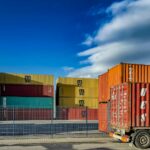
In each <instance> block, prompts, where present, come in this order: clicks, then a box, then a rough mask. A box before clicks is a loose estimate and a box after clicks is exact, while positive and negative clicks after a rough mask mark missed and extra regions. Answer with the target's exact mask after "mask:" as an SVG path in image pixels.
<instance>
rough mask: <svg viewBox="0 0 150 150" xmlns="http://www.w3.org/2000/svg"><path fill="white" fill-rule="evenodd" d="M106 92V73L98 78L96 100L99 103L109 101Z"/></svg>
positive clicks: (107, 92) (107, 91)
mask: <svg viewBox="0 0 150 150" xmlns="http://www.w3.org/2000/svg"><path fill="white" fill-rule="evenodd" d="M109 95H110V94H109V90H108V72H106V73H104V74H102V75H100V76H99V78H98V100H99V102H105V101H108V100H109V97H110V96H109Z"/></svg>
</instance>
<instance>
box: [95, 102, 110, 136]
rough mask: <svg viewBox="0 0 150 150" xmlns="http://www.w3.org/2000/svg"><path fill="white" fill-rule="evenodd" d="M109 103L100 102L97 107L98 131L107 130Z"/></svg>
mask: <svg viewBox="0 0 150 150" xmlns="http://www.w3.org/2000/svg"><path fill="white" fill-rule="evenodd" d="M109 110H110V108H109V103H100V104H99V107H98V124H99V126H98V128H99V131H103V132H106V133H107V132H109V124H110V120H109V118H110V114H109Z"/></svg>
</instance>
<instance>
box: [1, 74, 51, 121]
mask: <svg viewBox="0 0 150 150" xmlns="http://www.w3.org/2000/svg"><path fill="white" fill-rule="evenodd" d="M53 80H54V79H53V76H52V75H36V74H11V73H0V107H1V108H0V109H1V114H0V116H1V118H0V119H1V120H12V119H14V120H39V119H40V120H45V119H46V120H47V119H50V118H51V117H52V113H53V108H54V98H53V97H54V82H53Z"/></svg>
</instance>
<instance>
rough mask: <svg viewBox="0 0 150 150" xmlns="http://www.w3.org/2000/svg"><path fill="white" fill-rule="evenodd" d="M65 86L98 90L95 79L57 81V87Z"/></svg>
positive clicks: (59, 79)
mask: <svg viewBox="0 0 150 150" xmlns="http://www.w3.org/2000/svg"><path fill="white" fill-rule="evenodd" d="M61 84H67V85H75V86H79V87H91V88H92V87H96V88H98V79H96V78H61V77H59V78H58V80H57V85H58V86H59V85H61Z"/></svg>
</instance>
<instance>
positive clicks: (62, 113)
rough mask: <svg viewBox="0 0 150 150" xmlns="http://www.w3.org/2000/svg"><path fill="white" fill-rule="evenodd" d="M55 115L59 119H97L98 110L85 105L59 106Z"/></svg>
mask: <svg viewBox="0 0 150 150" xmlns="http://www.w3.org/2000/svg"><path fill="white" fill-rule="evenodd" d="M86 113H87V114H86ZM86 115H87V116H86ZM57 117H58V118H59V119H61V120H86V119H87V120H98V110H97V109H89V108H85V107H81V108H79V107H71V108H63V107H59V108H58V109H57Z"/></svg>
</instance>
